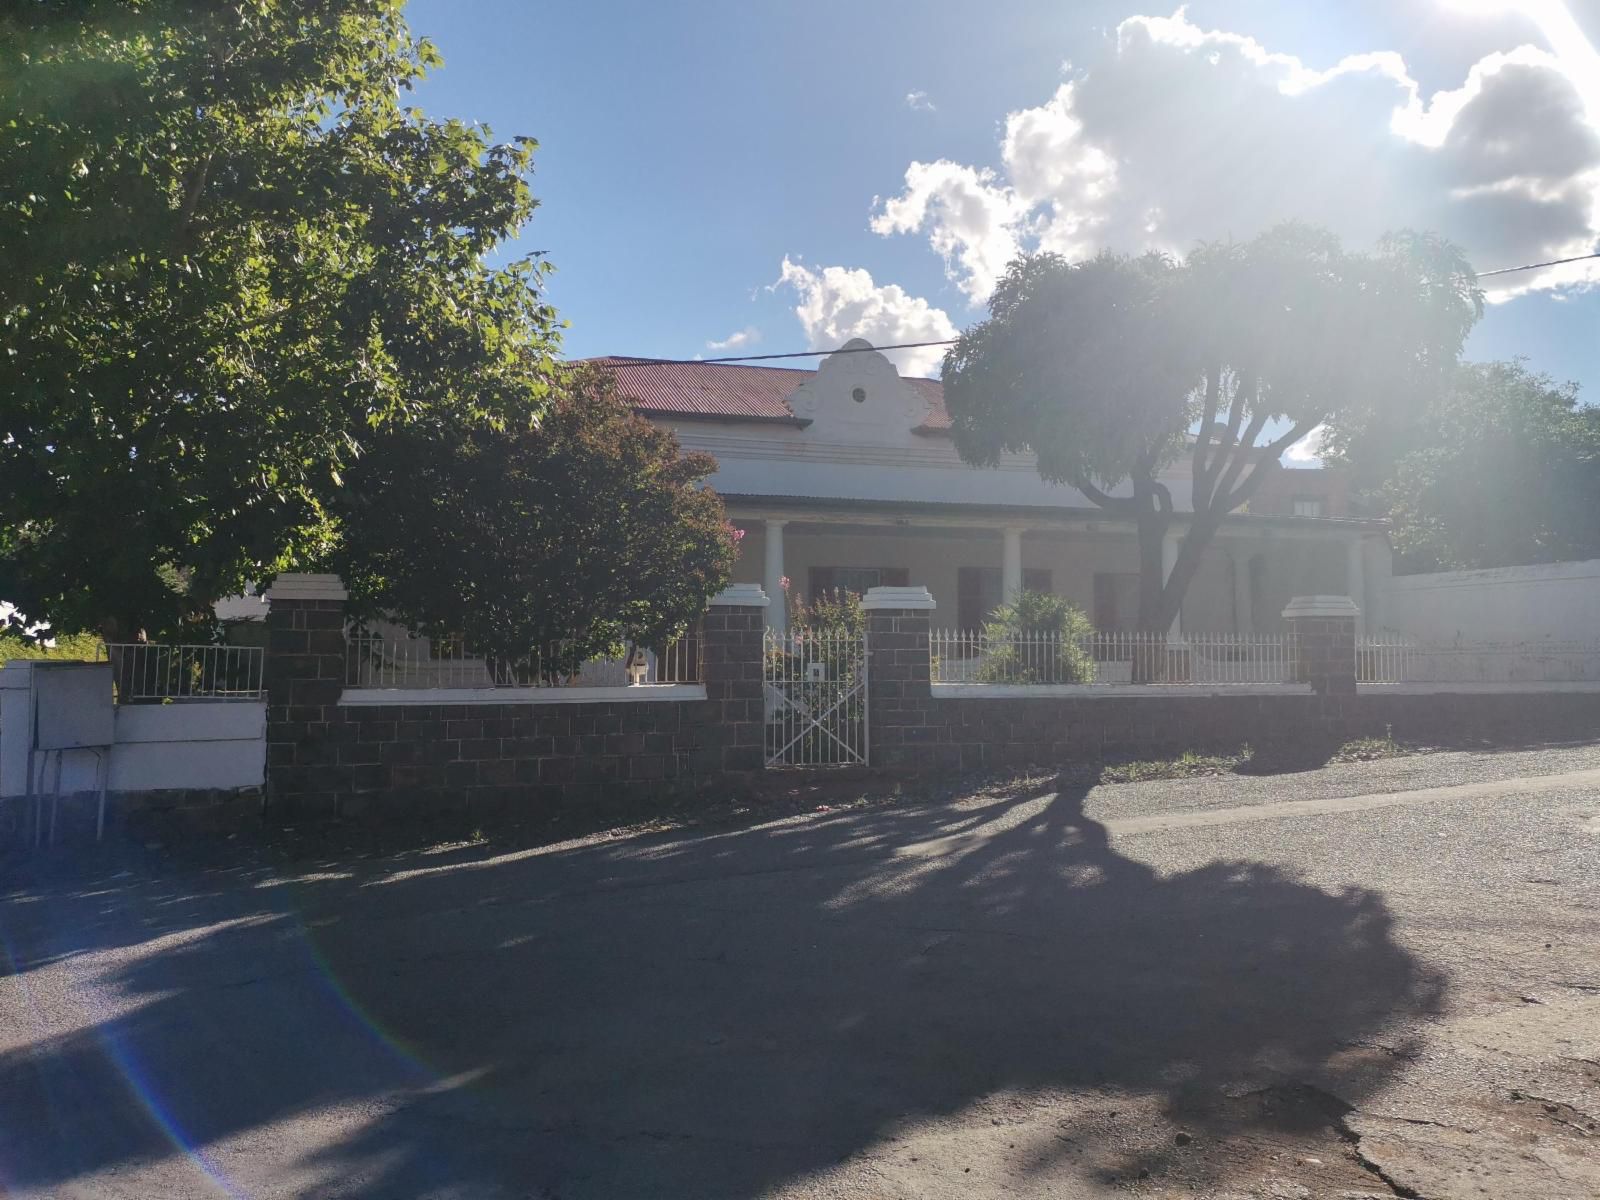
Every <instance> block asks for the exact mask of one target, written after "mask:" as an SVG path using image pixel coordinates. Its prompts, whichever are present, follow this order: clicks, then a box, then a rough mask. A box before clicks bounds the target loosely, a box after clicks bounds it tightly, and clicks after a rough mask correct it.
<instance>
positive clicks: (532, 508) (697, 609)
mask: <svg viewBox="0 0 1600 1200" xmlns="http://www.w3.org/2000/svg"><path fill="white" fill-rule="evenodd" d="M715 468H716V463H715V461H714V460H713V459H711V458H710V457H709V456H708V455H704V454H684V453H682V452H681V451H680V449H679V446H678V441H677V438H676V437H675V436H674V435H673V434H672V433H670V432H669V431H667V430H663V429H658V428H656V427H655V426H653V425H651V424H650V422H649V421H647V420H645V419H644V418H643V417H640V416H638V415H636V414H635V413H633V412H632V411H631V410H630V409H629V407H628V406H627V404H626V403H624V402H623V401H622V400H621V399H619V398H618V397H617V396H616V394H615V392H614V390H613V386H612V382H611V379H610V378H609V376H607V375H605V374H604V373H602V372H600V371H598V370H596V369H594V368H583V367H578V368H574V369H572V370H571V371H570V372H566V373H564V377H563V379H562V380H561V382H560V384H559V386H558V387H557V388H556V389H555V397H554V399H553V400H552V402H551V404H550V405H549V407H548V409H547V410H546V412H545V414H544V416H543V418H542V419H541V421H540V423H539V426H538V427H537V428H536V429H531V430H530V429H525V428H518V429H502V430H496V429H491V428H488V427H486V426H484V425H483V424H482V423H481V422H480V423H476V424H465V423H461V422H450V421H445V422H443V423H439V424H436V423H435V422H433V421H419V422H415V423H413V424H411V425H407V426H396V427H393V428H391V429H389V430H386V431H385V432H384V433H383V434H382V436H381V437H379V438H378V439H376V440H375V442H374V444H373V445H372V447H371V449H370V451H369V452H368V453H367V454H365V455H364V456H363V457H362V459H361V460H360V462H359V463H357V464H356V465H355V467H354V468H353V469H352V470H351V472H350V474H349V476H348V478H347V481H346V482H347V486H346V487H345V488H344V489H343V491H342V493H341V497H340V502H339V504H340V516H341V519H342V521H343V522H344V523H346V524H348V525H349V526H350V527H352V528H354V529H359V530H361V531H362V532H361V535H360V536H358V537H351V538H348V539H346V541H345V542H344V544H343V546H342V548H341V550H340V551H339V553H338V555H337V556H336V558H335V560H334V561H335V564H336V565H337V566H338V567H339V568H340V572H341V574H342V575H343V576H344V578H345V580H346V582H347V583H348V584H349V586H350V590H351V599H352V601H353V603H354V604H355V605H356V611H357V612H358V613H361V614H365V615H384V614H392V613H402V614H404V615H405V616H406V618H407V624H408V625H409V626H410V627H411V628H412V629H413V630H415V631H416V632H419V633H423V634H426V635H428V636H430V637H434V638H459V639H461V641H462V642H463V643H464V644H465V646H466V647H467V648H468V649H470V650H471V651H473V652H475V653H483V654H487V655H488V656H490V657H492V658H493V659H495V660H496V661H497V663H500V664H503V665H504V666H506V667H507V668H509V670H508V671H507V672H506V673H507V674H510V675H513V676H516V677H518V678H522V679H525V680H528V681H534V680H537V679H538V678H540V677H541V676H550V675H561V674H565V673H568V672H570V671H573V670H576V669H577V667H578V666H579V664H581V663H582V662H584V661H585V660H586V659H588V658H591V657H593V656H596V655H602V654H606V653H610V652H615V651H616V650H618V649H620V648H621V647H622V646H623V645H625V644H627V643H630V642H632V643H637V644H639V645H642V646H649V647H656V648H660V647H662V646H664V645H666V644H667V643H668V642H669V641H670V640H671V639H672V638H674V637H676V636H677V635H678V634H680V633H682V632H683V630H684V629H685V627H686V626H687V625H688V624H689V622H690V621H692V620H693V619H694V618H695V617H697V616H698V615H699V614H700V613H701V611H702V610H703V609H704V607H705V601H706V597H707V596H709V595H711V594H712V593H714V592H716V591H718V590H720V589H721V588H722V587H723V586H724V585H725V584H726V583H727V581H728V577H729V574H730V573H731V571H732V569H733V563H734V559H735V558H736V557H737V538H736V535H735V534H734V532H733V529H732V526H730V525H729V524H728V520H727V516H726V513H725V511H724V509H723V506H722V501H721V500H720V499H719V498H718V497H717V495H716V494H715V493H714V492H711V491H709V490H707V489H704V488H701V487H698V486H697V485H698V484H699V483H700V481H701V480H703V479H704V478H705V477H706V476H707V475H709V474H710V473H711V472H712V471H713V470H714V469H715Z"/></svg>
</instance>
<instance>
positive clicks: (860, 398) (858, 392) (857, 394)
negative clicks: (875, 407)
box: [850, 387, 867, 404]
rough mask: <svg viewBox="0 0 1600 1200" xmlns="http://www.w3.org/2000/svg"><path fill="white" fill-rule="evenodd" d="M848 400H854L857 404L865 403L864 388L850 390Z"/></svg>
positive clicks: (865, 390) (865, 393)
mask: <svg viewBox="0 0 1600 1200" xmlns="http://www.w3.org/2000/svg"><path fill="white" fill-rule="evenodd" d="M850 399H852V400H854V401H855V402H856V403H857V404H865V403H866V402H867V389H866V388H864V387H858V388H851V389H850Z"/></svg>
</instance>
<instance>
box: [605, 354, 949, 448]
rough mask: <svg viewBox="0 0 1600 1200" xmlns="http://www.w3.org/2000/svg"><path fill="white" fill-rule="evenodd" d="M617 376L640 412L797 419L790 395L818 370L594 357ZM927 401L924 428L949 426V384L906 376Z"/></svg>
mask: <svg viewBox="0 0 1600 1200" xmlns="http://www.w3.org/2000/svg"><path fill="white" fill-rule="evenodd" d="M589 361H591V362H594V363H596V364H598V365H599V366H602V367H605V368H606V369H607V370H609V371H610V372H611V373H612V374H613V375H614V376H615V378H616V381H617V390H618V391H619V392H620V393H621V394H622V396H623V398H624V399H626V400H627V401H628V402H629V403H630V404H632V405H633V406H634V407H635V408H636V409H638V410H639V411H640V412H646V413H656V414H659V415H660V416H664V417H666V416H686V417H725V418H727V419H729V420H739V419H741V418H743V419H754V420H766V421H771V420H786V419H792V418H793V417H794V415H795V414H794V410H793V409H791V408H790V407H789V397H790V396H791V395H793V394H794V392H795V390H796V389H797V388H799V387H800V386H801V385H802V384H804V383H806V382H807V381H808V380H810V379H811V377H812V376H814V375H815V374H816V372H815V371H805V370H794V369H792V368H789V367H760V366H744V365H742V364H739V363H697V362H674V361H670V360H661V359H649V358H619V357H607V358H596V359H591V360H589ZM906 382H907V383H908V384H910V385H911V386H912V387H914V388H916V390H917V391H919V392H920V393H922V396H923V398H924V399H925V400H927V402H928V415H927V417H926V418H925V419H924V420H923V421H922V423H921V425H920V428H923V429H928V430H937V429H948V428H949V427H950V418H949V416H948V414H946V412H945V410H944V388H943V386H942V385H941V384H940V383H939V381H938V380H937V379H907V380H906Z"/></svg>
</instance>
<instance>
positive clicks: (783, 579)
mask: <svg viewBox="0 0 1600 1200" xmlns="http://www.w3.org/2000/svg"><path fill="white" fill-rule="evenodd" d="M778 586H779V587H781V588H782V589H783V590H784V591H786V592H787V591H788V590H789V577H788V576H787V575H782V576H779V578H778Z"/></svg>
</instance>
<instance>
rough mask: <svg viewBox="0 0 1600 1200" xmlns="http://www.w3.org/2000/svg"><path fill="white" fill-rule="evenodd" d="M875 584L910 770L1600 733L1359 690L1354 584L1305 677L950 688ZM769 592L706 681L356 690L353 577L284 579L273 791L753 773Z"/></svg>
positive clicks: (1576, 711) (504, 800) (1533, 701)
mask: <svg viewBox="0 0 1600 1200" xmlns="http://www.w3.org/2000/svg"><path fill="white" fill-rule="evenodd" d="M878 593H879V594H877V595H869V597H868V603H867V605H866V608H867V610H868V611H867V623H868V638H869V650H870V656H871V658H870V671H869V684H868V690H869V704H870V721H871V747H872V760H871V765H872V766H874V767H878V768H882V769H884V770H887V771H892V772H895V773H897V774H918V773H927V772H933V771H940V772H949V771H971V770H993V769H1005V768H1012V767H1021V766H1042V765H1061V764H1067V763H1072V762H1087V761H1093V760H1097V759H1102V758H1119V757H1133V758H1147V757H1156V756H1161V755H1165V754H1171V753H1177V752H1181V751H1184V750H1190V749H1200V750H1204V749H1210V748H1218V749H1220V748H1230V749H1231V748H1237V747H1238V746H1240V745H1241V744H1243V743H1249V744H1251V745H1252V746H1255V747H1257V748H1258V749H1270V750H1271V751H1273V752H1277V753H1293V752H1295V751H1296V750H1298V749H1304V750H1306V751H1308V752H1311V753H1315V751H1316V750H1318V749H1321V748H1325V747H1329V746H1332V745H1336V744H1337V743H1338V742H1341V741H1344V740H1347V739H1349V738H1352V737H1358V736H1364V735H1371V736H1383V735H1385V734H1393V736H1395V737H1396V738H1400V739H1403V740H1416V741H1419V742H1423V743H1435V744H1460V743H1461V742H1462V741H1463V740H1464V739H1482V740H1485V741H1505V740H1510V739H1526V740H1564V739H1570V738H1582V737H1597V736H1600V693H1582V692H1548V693H1537V694H1527V693H1520V694H1445V695H1439V694H1418V693H1406V692H1401V691H1396V692H1373V691H1369V690H1367V689H1363V690H1362V691H1361V692H1359V693H1358V691H1357V688H1356V685H1355V677H1354V645H1355V642H1354V617H1353V615H1352V614H1353V605H1351V603H1350V601H1348V600H1346V599H1343V598H1340V597H1304V598H1301V600H1297V601H1296V603H1297V604H1299V605H1300V609H1299V610H1298V611H1297V612H1296V613H1286V617H1287V618H1288V619H1289V620H1290V623H1291V627H1292V628H1294V629H1295V630H1296V632H1297V635H1298V636H1299V637H1300V638H1301V645H1302V653H1301V666H1302V688H1301V689H1284V690H1283V691H1282V692H1262V691H1250V692H1244V691H1241V692H1240V693H1237V694H1229V693H1227V692H1226V691H1225V690H1224V691H1221V692H1220V693H1219V692H1212V691H1200V690H1198V689H1197V690H1195V691H1194V692H1192V693H1183V694H1172V693H1171V692H1166V693H1163V694H1154V693H1152V694H1148V695H1132V696H1130V695H1116V696H1094V695H1075V696H1004V697H997V696H992V695H991V696H981V697H980V696H959V695H955V694H952V693H945V694H944V695H942V696H940V695H936V694H935V689H934V687H933V685H932V684H931V682H930V678H929V655H928V650H929V645H928V643H929V618H930V613H929V609H930V608H931V606H932V601H931V598H927V599H925V600H922V601H919V600H918V594H920V595H921V596H922V597H926V592H924V591H923V590H922V589H917V588H905V589H878ZM765 602H766V598H765V596H764V595H762V594H761V593H759V590H757V589H743V590H741V589H735V590H734V591H733V592H730V593H725V594H724V596H722V597H719V598H718V603H715V604H714V605H713V607H712V608H711V609H710V610H709V611H708V613H707V614H706V617H705V618H704V625H703V636H702V639H701V644H702V647H703V650H702V652H703V654H704V663H703V671H702V676H703V678H704V681H705V683H704V688H705V698H704V699H682V698H675V699H663V700H637V701H631V702H627V703H623V702H614V701H613V702H607V701H604V700H583V699H575V700H574V701H573V702H572V703H553V704H551V703H527V702H506V703H499V702H494V701H492V700H491V701H490V702H489V703H478V704H464V703H455V702H440V703H419V702H406V703H396V704H384V703H382V702H381V701H377V702H374V701H375V699H376V697H375V696H374V694H373V693H372V692H365V693H363V696H362V700H363V701H364V702H363V703H359V704H348V703H341V702H340V700H341V695H342V694H343V692H344V672H345V658H344V656H345V645H344V636H343V625H344V596H343V593H342V590H340V589H339V588H338V586H337V580H331V581H330V580H324V582H323V583H322V584H321V585H317V584H315V583H313V582H307V577H300V579H299V582H294V583H293V584H292V586H289V587H286V588H284V589H281V590H279V589H275V592H274V594H273V595H272V608H271V613H270V615H269V617H268V622H269V650H268V660H267V688H268V708H267V764H268V811H269V813H272V814H274V815H275V816H276V817H277V818H278V819H284V818H287V819H306V818H316V817H321V816H331V815H335V814H338V815H345V816H352V817H354V816H362V817H365V818H367V819H375V818H376V819H381V818H382V817H384V816H386V815H389V814H392V815H394V816H395V817H397V818H398V817H406V818H410V817H418V816H428V817H442V818H449V819H463V818H465V819H471V820H480V819H481V820H483V821H485V822H493V821H496V820H500V819H513V820H514V819H519V818H521V819H527V818H529V817H535V816H546V815H551V814H554V813H557V812H560V811H561V810H563V809H568V808H581V809H583V810H585V811H586V812H591V813H593V812H595V811H597V810H598V811H604V810H605V809H607V808H608V807H610V806H613V805H615V806H618V807H621V806H624V805H625V806H628V807H632V806H634V805H636V804H637V802H638V801H640V800H646V801H648V800H650V799H652V798H659V797H662V796H664V795H665V794H667V793H668V792H670V791H671V790H673V789H678V788H686V787H695V786H699V785H702V784H707V783H721V784H733V785H736V786H737V785H739V784H741V783H745V784H747V783H751V782H753V781H754V780H755V779H756V778H757V777H759V776H760V775H761V773H762V764H763V746H762V738H763V732H764V713H763V703H762V653H763V642H762V631H763V628H764V626H765V618H766V614H765V609H764V606H765ZM1306 685H1308V686H1306ZM680 695H681V693H680ZM410 700H411V701H414V700H415V696H414V694H413V695H412V697H410Z"/></svg>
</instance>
